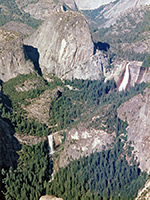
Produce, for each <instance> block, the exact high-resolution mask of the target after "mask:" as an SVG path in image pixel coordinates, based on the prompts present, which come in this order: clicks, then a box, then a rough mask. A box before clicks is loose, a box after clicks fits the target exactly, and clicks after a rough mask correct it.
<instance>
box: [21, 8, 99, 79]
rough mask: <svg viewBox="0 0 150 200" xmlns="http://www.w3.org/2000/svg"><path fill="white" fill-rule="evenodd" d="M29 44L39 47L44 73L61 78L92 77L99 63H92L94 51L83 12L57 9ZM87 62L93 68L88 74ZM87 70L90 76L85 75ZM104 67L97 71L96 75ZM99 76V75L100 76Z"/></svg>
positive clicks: (31, 38) (29, 40)
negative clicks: (94, 64)
mask: <svg viewBox="0 0 150 200" xmlns="http://www.w3.org/2000/svg"><path fill="white" fill-rule="evenodd" d="M25 44H26V45H29V46H33V47H34V48H37V50H38V52H39V64H40V68H41V70H42V73H43V74H47V73H54V74H55V75H56V76H58V77H60V78H62V77H63V78H67V79H72V78H83V79H85V78H91V76H93V72H94V71H95V66H93V64H91V63H89V60H90V57H91V56H92V55H93V52H94V45H93V42H92V39H91V34H90V30H89V26H88V24H87V22H86V19H85V17H84V16H83V15H82V14H81V13H77V12H74V11H66V12H64V11H59V12H57V11H54V12H53V13H52V14H51V16H50V17H49V18H48V19H47V20H46V21H45V22H44V23H43V24H42V26H41V27H40V28H39V29H38V30H37V31H36V32H35V33H34V34H33V35H32V36H31V37H29V38H27V39H26V40H25ZM87 65H90V66H89V68H90V71H89V72H88V73H89V74H88V73H87V72H86V68H87ZM85 73H86V77H85ZM99 73H100V70H97V71H96V73H95V74H96V75H97V76H98V74H99ZM97 78H98V77H96V79H97Z"/></svg>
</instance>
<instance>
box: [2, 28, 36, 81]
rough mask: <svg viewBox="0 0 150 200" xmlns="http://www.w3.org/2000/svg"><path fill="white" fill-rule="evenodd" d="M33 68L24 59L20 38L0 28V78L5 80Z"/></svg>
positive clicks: (29, 62) (28, 71)
mask: <svg viewBox="0 0 150 200" xmlns="http://www.w3.org/2000/svg"><path fill="white" fill-rule="evenodd" d="M33 70H34V67H33V64H32V63H31V61H27V60H26V59H25V54H24V49H23V43H22V39H21V38H20V37H19V36H17V35H15V34H13V33H11V32H9V31H4V30H2V29H0V79H1V80H3V81H7V80H9V79H10V78H13V77H16V76H17V75H18V74H27V73H30V72H31V71H33Z"/></svg>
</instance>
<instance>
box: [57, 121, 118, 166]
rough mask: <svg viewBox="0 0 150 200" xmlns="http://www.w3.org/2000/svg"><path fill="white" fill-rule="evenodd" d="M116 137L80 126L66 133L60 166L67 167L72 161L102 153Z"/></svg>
mask: <svg viewBox="0 0 150 200" xmlns="http://www.w3.org/2000/svg"><path fill="white" fill-rule="evenodd" d="M113 141H114V135H113V134H108V133H106V132H105V131H103V130H96V129H94V128H91V129H87V128H85V127H84V125H83V124H82V125H81V124H80V125H79V126H78V127H77V128H73V129H71V130H70V131H69V132H68V133H66V139H65V144H64V150H63V151H62V152H61V154H60V156H59V161H58V166H59V167H65V166H66V165H67V164H68V163H69V162H70V161H72V160H75V159H79V158H80V157H82V156H88V155H90V154H91V153H93V152H95V151H98V152H100V151H102V150H103V149H104V148H106V147H108V146H109V145H111V143H112V142H113Z"/></svg>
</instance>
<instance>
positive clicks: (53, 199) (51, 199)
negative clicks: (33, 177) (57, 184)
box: [39, 195, 63, 200]
mask: <svg viewBox="0 0 150 200" xmlns="http://www.w3.org/2000/svg"><path fill="white" fill-rule="evenodd" d="M39 200H63V199H62V198H57V197H56V196H53V195H52V196H51V195H45V196H42V197H41V198H40V199H39Z"/></svg>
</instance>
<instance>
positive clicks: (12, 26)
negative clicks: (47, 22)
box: [2, 21, 34, 35]
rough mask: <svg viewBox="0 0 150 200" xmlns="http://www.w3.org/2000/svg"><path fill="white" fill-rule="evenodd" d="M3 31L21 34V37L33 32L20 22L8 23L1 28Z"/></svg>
mask: <svg viewBox="0 0 150 200" xmlns="http://www.w3.org/2000/svg"><path fill="white" fill-rule="evenodd" d="M2 27H3V29H5V30H8V31H13V32H16V33H21V34H23V35H30V34H32V33H33V32H34V29H33V28H32V27H30V26H28V25H27V24H23V23H20V22H14V21H10V22H8V23H6V24H5V25H3V26H2Z"/></svg>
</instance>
